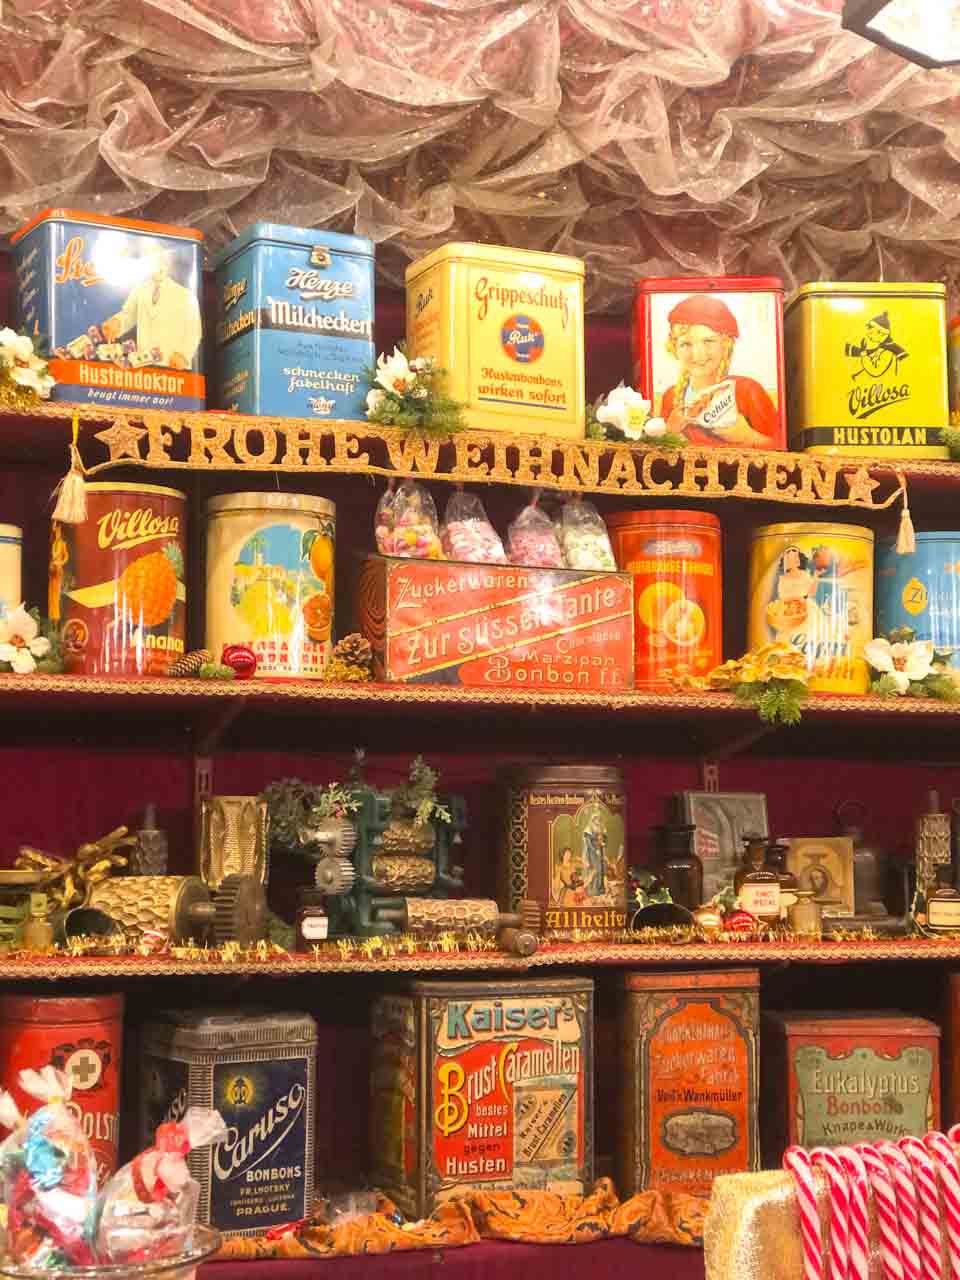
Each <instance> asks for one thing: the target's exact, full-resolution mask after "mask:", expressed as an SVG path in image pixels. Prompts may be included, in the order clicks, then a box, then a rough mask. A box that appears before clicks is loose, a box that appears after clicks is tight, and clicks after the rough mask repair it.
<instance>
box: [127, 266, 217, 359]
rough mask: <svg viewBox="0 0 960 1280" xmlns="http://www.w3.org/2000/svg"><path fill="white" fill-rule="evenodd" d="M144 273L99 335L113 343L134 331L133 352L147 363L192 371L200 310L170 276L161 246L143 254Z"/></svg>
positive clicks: (198, 335)
mask: <svg viewBox="0 0 960 1280" xmlns="http://www.w3.org/2000/svg"><path fill="white" fill-rule="evenodd" d="M145 258H146V264H147V267H148V274H147V276H146V278H145V279H144V280H142V281H141V283H140V284H137V285H135V286H134V287H133V288H132V289H131V290H130V293H129V294H128V296H127V300H126V302H125V303H124V304H123V308H122V310H120V311H118V312H117V314H116V315H114V316H111V317H110V319H109V320H105V321H104V322H103V336H104V338H105V339H106V340H107V342H116V341H117V340H118V339H119V338H122V337H123V335H124V334H125V333H129V332H130V331H131V330H134V331H135V333H134V337H135V340H136V343H137V350H138V351H142V352H149V353H150V354H151V364H159V365H166V366H167V367H168V368H171V369H190V368H193V366H194V362H195V360H196V355H197V348H198V347H199V346H200V337H201V325H200V307H199V304H198V303H197V298H196V295H195V294H194V292H193V291H192V290H191V289H186V288H184V286H183V285H182V284H178V283H177V281H176V280H173V279H171V277H170V252H169V250H167V249H165V248H163V247H162V246H161V245H152V246H151V247H150V248H149V250H148V251H147V253H146V255H145Z"/></svg>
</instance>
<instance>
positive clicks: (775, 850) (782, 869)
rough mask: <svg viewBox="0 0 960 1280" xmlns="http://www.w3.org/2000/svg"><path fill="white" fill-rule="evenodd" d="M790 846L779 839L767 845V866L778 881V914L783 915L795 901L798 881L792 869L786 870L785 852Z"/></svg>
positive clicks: (786, 852)
mask: <svg viewBox="0 0 960 1280" xmlns="http://www.w3.org/2000/svg"><path fill="white" fill-rule="evenodd" d="M789 851H790V846H789V845H787V844H784V843H783V842H782V841H780V840H771V841H770V843H769V844H768V845H767V867H768V868H769V869H770V870H771V871H772V872H773V873H774V874H775V875H776V877H777V879H778V880H779V881H780V914H781V915H785V914H786V912H787V910H788V908H790V907H792V906H793V904H794V903H795V902H796V901H797V890H798V889H799V888H800V882H799V881H798V880H797V877H796V876H795V875H794V874H793V872H792V871H788V870H787V854H788V852H789Z"/></svg>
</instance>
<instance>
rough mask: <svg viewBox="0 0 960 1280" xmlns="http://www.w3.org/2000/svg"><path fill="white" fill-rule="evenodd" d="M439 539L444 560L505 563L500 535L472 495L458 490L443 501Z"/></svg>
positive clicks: (505, 558) (469, 562)
mask: <svg viewBox="0 0 960 1280" xmlns="http://www.w3.org/2000/svg"><path fill="white" fill-rule="evenodd" d="M440 538H441V543H442V545H443V550H444V553H445V554H446V557H447V559H448V560H463V561H465V562H466V563H467V564H506V563H507V556H506V552H505V551H504V549H503V543H502V542H501V541H500V535H499V533H497V531H496V529H494V527H493V525H492V524H491V523H490V521H489V519H488V518H487V513H486V511H485V510H484V509H483V503H482V502H481V501H480V499H479V498H478V497H477V495H476V494H475V493H464V491H463V490H462V489H461V488H459V487H457V489H456V490H455V491H454V492H453V493H452V494H451V495H450V497H449V498H448V500H447V508H446V510H445V511H444V513H443V530H442V532H441V535H440Z"/></svg>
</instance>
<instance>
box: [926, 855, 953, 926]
mask: <svg viewBox="0 0 960 1280" xmlns="http://www.w3.org/2000/svg"><path fill="white" fill-rule="evenodd" d="M927 928H928V929H932V930H933V931H934V932H935V933H957V932H960V889H955V888H954V886H953V867H952V866H951V865H950V864H949V863H941V865H940V866H939V867H937V887H936V888H935V889H934V891H933V893H931V894H930V897H929V898H928V899H927Z"/></svg>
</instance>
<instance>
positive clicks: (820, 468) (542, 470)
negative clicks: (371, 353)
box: [35, 403, 960, 511]
mask: <svg viewBox="0 0 960 1280" xmlns="http://www.w3.org/2000/svg"><path fill="white" fill-rule="evenodd" d="M74 410H75V406H72V405H67V404H65V403H64V404H53V405H49V404H45V405H40V406H37V409H36V414H35V416H37V417H43V418H50V417H52V418H61V419H62V418H65V417H68V416H69V415H70V414H72V413H73V412H74ZM76 412H77V414H78V416H79V419H80V422H81V423H85V424H97V425H99V426H100V428H101V429H100V430H94V431H88V432H87V433H86V434H85V435H84V437H83V438H82V439H81V446H84V445H86V446H87V449H86V451H87V452H88V453H89V447H90V443H91V441H90V437H91V436H92V437H93V439H95V440H96V441H98V442H99V444H100V445H102V446H103V447H104V448H106V450H107V452H108V455H109V456H108V458H107V460H106V461H95V462H89V460H88V463H89V464H88V465H87V467H86V474H87V475H88V476H93V475H97V474H98V473H100V472H102V471H106V470H109V469H111V468H113V467H118V466H131V465H134V466H141V467H148V468H151V469H158V470H175V471H176V470H179V471H244V472H247V473H251V472H268V473H272V472H277V471H284V472H290V473H293V474H299V475H303V474H305V473H312V474H325V473H340V474H362V475H379V476H387V477H390V476H416V477H418V478H420V479H424V480H445V481H452V482H456V483H464V482H466V483H479V484H508V485H523V486H530V485H537V486H540V487H542V488H548V489H558V490H562V491H566V492H581V493H599V494H615V495H631V496H632V495H646V496H653V497H664V496H670V495H673V496H679V497H692V498H743V499H748V500H752V501H765V502H771V501H772V502H780V503H793V504H798V505H813V506H821V507H823V506H826V507H854V508H859V509H861V510H867V511H882V510H885V509H886V508H888V507H890V506H892V504H893V503H894V502H896V501H897V499H898V498H900V497H902V496H904V495H905V493H906V479H905V475H906V470H907V469H906V467H905V466H904V465H903V464H901V463H897V462H890V461H886V460H883V459H864V458H860V457H848V458H844V457H839V456H836V457H835V456H830V457H819V456H813V455H810V454H802V453H786V452H766V451H761V450H740V449H724V448H718V449H710V448H707V449H700V448H686V449H679V450H677V449H673V450H670V449H655V448H650V447H648V446H640V445H634V444H629V443H628V444H613V443H610V442H605V441H598V440H582V441H569V440H552V439H550V438H543V437H540V436H533V435H510V434H509V433H507V432H493V433H488V432H482V431H464V432H462V433H460V434H457V435H455V436H452V437H450V438H448V439H444V440H440V439H434V438H430V437H426V436H424V435H422V434H417V433H407V432H403V431H401V430H399V429H398V428H396V427H379V426H376V425H374V424H372V423H358V422H345V421H336V422H315V421H313V420H311V419H308V418H265V417H263V418H258V417H247V416H239V415H236V414H227V413H216V412H209V413H185V412H180V411H175V410H171V411H167V410H156V409H144V410H123V411H118V410H106V409H91V408H90V407H89V406H78V407H76ZM104 422H109V423H110V425H109V426H108V427H103V423H104ZM181 441H182V442H183V444H184V448H185V449H186V453H187V457H186V459H185V460H180V459H177V458H175V457H174V456H173V455H174V453H175V452H176V449H177V446H178V444H179V442H181ZM83 451H84V449H83V448H81V453H82V452H83ZM374 455H375V456H374ZM951 466H954V467H955V464H950V463H944V464H936V463H934V464H928V465H927V467H924V468H919V467H914V468H911V469H910V470H911V471H912V472H913V473H915V474H918V475H920V474H928V475H951V474H952V475H958V474H960V472H957V471H956V469H954V471H952V472H951V471H950V467H951ZM940 468H943V469H942V470H941V469H940ZM873 472H878V473H880V474H881V476H882V479H880V480H878V479H874V478H873V477H872V474H871V473H873ZM878 490H879V493H878Z"/></svg>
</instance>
